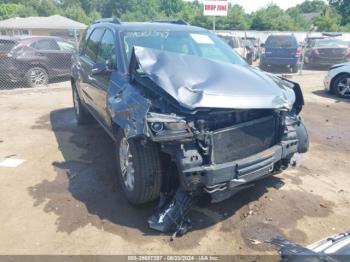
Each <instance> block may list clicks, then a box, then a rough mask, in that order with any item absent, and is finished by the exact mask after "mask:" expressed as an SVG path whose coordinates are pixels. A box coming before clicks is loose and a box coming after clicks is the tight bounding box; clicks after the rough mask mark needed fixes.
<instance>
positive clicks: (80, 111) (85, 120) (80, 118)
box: [72, 84, 94, 125]
mask: <svg viewBox="0 0 350 262" xmlns="http://www.w3.org/2000/svg"><path fill="white" fill-rule="evenodd" d="M72 95H73V104H74V112H75V117H76V119H77V123H78V125H87V124H91V123H93V122H94V119H93V117H92V115H91V114H90V112H89V111H88V110H87V109H86V107H85V106H84V105H83V103H82V101H81V99H80V97H79V94H78V92H77V88H76V86H75V84H72Z"/></svg>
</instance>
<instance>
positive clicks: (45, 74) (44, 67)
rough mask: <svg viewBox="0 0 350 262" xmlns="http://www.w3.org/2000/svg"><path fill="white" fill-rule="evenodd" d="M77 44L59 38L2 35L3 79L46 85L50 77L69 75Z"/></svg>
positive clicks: (0, 69)
mask: <svg viewBox="0 0 350 262" xmlns="http://www.w3.org/2000/svg"><path fill="white" fill-rule="evenodd" d="M75 50H76V47H75V44H74V43H72V42H69V41H67V40H64V39H62V38H59V37H35V36H22V37H4V36H2V37H1V38H0V79H1V81H2V83H3V84H6V83H8V82H12V83H18V82H24V83H26V84H27V85H28V86H31V87H35V86H44V85H47V84H48V82H49V80H50V79H53V78H58V77H69V76H70V69H71V64H72V54H73V53H74V52H75Z"/></svg>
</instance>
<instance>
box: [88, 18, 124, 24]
mask: <svg viewBox="0 0 350 262" xmlns="http://www.w3.org/2000/svg"><path fill="white" fill-rule="evenodd" d="M99 23H112V24H121V22H120V20H119V19H118V18H116V17H111V18H101V19H98V20H96V21H95V22H94V24H99Z"/></svg>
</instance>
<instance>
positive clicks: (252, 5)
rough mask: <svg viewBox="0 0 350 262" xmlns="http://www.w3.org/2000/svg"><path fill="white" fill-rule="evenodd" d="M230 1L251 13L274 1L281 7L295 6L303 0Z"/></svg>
mask: <svg viewBox="0 0 350 262" xmlns="http://www.w3.org/2000/svg"><path fill="white" fill-rule="evenodd" d="M229 1H230V2H231V3H234V4H239V5H241V6H243V7H244V10H245V11H246V12H247V13H251V12H253V11H255V10H257V9H259V8H261V7H265V6H267V5H268V4H271V3H274V4H276V5H278V6H280V7H281V8H282V9H287V8H289V7H292V6H295V5H297V4H300V3H302V2H304V0H229Z"/></svg>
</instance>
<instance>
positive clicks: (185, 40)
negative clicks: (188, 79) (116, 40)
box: [123, 31, 246, 65]
mask: <svg viewBox="0 0 350 262" xmlns="http://www.w3.org/2000/svg"><path fill="white" fill-rule="evenodd" d="M123 44H124V51H125V55H126V57H127V59H128V62H130V57H131V52H132V49H133V47H134V46H141V47H146V48H153V49H158V50H164V51H168V52H174V53H180V54H186V55H194V56H199V57H203V58H206V59H210V60H216V61H220V62H226V63H231V64H240V65H246V62H245V61H244V60H243V59H242V58H241V57H240V56H239V55H238V54H237V53H236V52H235V51H233V50H232V49H231V48H230V47H229V46H228V45H227V44H226V43H225V42H224V41H222V40H220V39H219V38H218V37H216V36H215V35H213V34H211V33H210V32H190V31H186V32H181V31H142V32H141V31H129V32H124V34H123Z"/></svg>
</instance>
